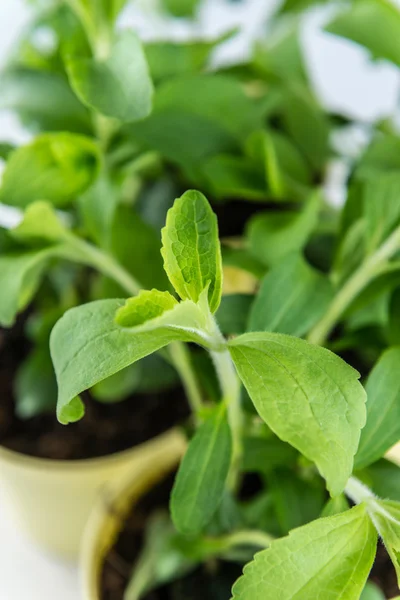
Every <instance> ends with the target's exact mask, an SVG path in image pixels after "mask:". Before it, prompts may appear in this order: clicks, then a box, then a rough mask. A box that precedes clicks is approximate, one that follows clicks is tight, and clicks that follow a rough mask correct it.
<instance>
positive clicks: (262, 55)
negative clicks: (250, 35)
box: [253, 0, 308, 84]
mask: <svg viewBox="0 0 400 600" xmlns="http://www.w3.org/2000/svg"><path fill="white" fill-rule="evenodd" d="M294 1H295V2H296V3H299V0H294ZM300 1H301V0H300ZM306 1H307V0H306ZM286 4H287V2H286ZM299 30H300V28H299V26H298V22H295V23H294V24H293V23H292V22H290V21H289V22H288V26H284V27H283V28H282V24H281V23H280V26H279V27H276V28H271V31H269V35H268V40H267V41H266V42H262V43H259V44H258V45H257V46H256V48H255V52H254V56H253V62H254V66H255V67H256V69H257V70H258V71H260V72H261V74H262V75H263V76H264V77H266V78H267V80H270V81H272V82H275V80H278V81H279V82H281V83H284V84H286V83H287V82H288V81H290V82H293V81H296V80H300V81H301V82H307V79H308V76H307V71H306V66H305V62H304V58H303V51H302V44H301V39H300V31H299Z"/></svg>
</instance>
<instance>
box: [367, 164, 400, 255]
mask: <svg viewBox="0 0 400 600" xmlns="http://www.w3.org/2000/svg"><path fill="white" fill-rule="evenodd" d="M399 196H400V177H399V174H398V173H387V174H386V173H382V174H380V176H379V177H378V178H376V177H371V178H369V179H368V180H367V181H366V183H365V188H364V198H363V200H364V218H365V221H366V230H367V235H368V238H369V239H368V242H369V243H368V249H369V251H370V252H373V251H374V250H375V249H376V248H377V247H378V246H379V245H380V244H381V243H382V242H383V241H384V240H385V239H386V238H387V237H388V236H389V234H390V233H392V231H393V230H394V229H395V227H397V225H399V223H400V203H399V201H398V199H399Z"/></svg>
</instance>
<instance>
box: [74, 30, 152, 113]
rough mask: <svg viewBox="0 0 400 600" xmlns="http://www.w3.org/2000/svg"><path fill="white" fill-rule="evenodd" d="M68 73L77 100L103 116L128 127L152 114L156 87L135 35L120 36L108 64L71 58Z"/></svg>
mask: <svg viewBox="0 0 400 600" xmlns="http://www.w3.org/2000/svg"><path fill="white" fill-rule="evenodd" d="M67 70H68V75H69V78H70V82H71V85H72V87H73V89H74V90H75V92H76V94H77V96H78V97H79V98H80V100H81V101H82V102H83V103H84V104H86V106H89V107H90V108H93V109H95V110H97V111H98V112H99V113H101V114H103V115H106V116H108V117H113V118H115V119H118V120H119V121H122V122H124V123H131V122H133V121H138V120H140V119H143V118H145V117H147V116H148V115H149V114H150V111H151V106H152V97H153V84H152V82H151V79H150V75H149V69H148V66H147V61H146V57H145V54H144V51H143V48H142V45H141V42H140V40H139V38H138V36H137V35H136V34H135V33H134V32H133V31H125V32H124V33H122V34H120V35H119V37H118V38H117V40H116V41H115V42H114V44H113V46H112V48H111V51H110V54H109V56H107V58H106V59H105V60H102V61H101V60H94V59H91V58H85V59H79V58H70V59H68V61H67Z"/></svg>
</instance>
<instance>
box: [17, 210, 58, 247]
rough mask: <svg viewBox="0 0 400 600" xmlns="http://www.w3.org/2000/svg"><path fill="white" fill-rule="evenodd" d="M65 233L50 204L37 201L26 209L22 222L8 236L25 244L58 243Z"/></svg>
mask: <svg viewBox="0 0 400 600" xmlns="http://www.w3.org/2000/svg"><path fill="white" fill-rule="evenodd" d="M67 231H68V230H67V228H66V227H65V226H64V225H63V223H62V221H61V220H60V219H59V218H58V216H57V214H56V213H55V211H54V209H53V207H52V206H51V204H50V203H49V202H45V201H44V200H38V201H37V202H33V203H32V204H30V205H29V206H28V207H27V208H26V210H25V213H24V218H23V220H22V221H21V223H20V224H19V225H17V227H15V228H14V229H12V230H11V231H10V234H11V235H12V237H13V238H15V239H17V240H19V241H21V242H27V243H32V242H35V241H46V242H59V241H61V240H63V239H65V234H66V233H67Z"/></svg>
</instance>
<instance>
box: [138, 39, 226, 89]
mask: <svg viewBox="0 0 400 600" xmlns="http://www.w3.org/2000/svg"><path fill="white" fill-rule="evenodd" d="M225 39H226V36H221V37H219V38H217V39H216V40H212V41H202V40H199V41H189V42H180V43H178V42H167V41H155V42H149V43H147V44H145V46H144V51H145V54H146V58H147V62H148V64H149V69H150V75H151V76H152V78H153V79H154V81H157V82H158V81H162V80H164V79H168V78H171V77H179V76H182V75H187V74H190V73H196V72H201V71H203V70H204V69H205V67H206V66H207V64H208V61H209V58H210V55H211V53H212V51H213V50H214V48H215V47H216V46H218V45H219V44H220V43H222V42H223V41H225Z"/></svg>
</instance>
